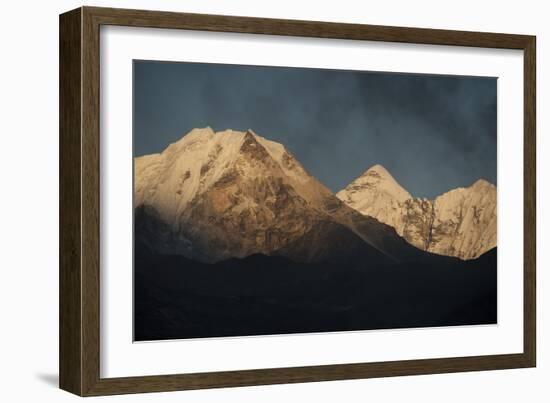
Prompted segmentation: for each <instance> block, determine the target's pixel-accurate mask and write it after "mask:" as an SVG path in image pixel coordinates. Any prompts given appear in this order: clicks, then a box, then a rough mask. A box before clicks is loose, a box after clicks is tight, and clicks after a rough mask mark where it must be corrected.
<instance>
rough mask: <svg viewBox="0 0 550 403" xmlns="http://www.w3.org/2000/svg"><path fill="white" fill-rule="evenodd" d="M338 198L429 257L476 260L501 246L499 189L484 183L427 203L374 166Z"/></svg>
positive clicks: (458, 190)
mask: <svg viewBox="0 0 550 403" xmlns="http://www.w3.org/2000/svg"><path fill="white" fill-rule="evenodd" d="M336 196H337V197H338V198H339V199H340V200H342V201H343V202H344V203H346V204H347V205H348V206H350V207H352V208H354V209H355V210H357V211H359V212H360V213H361V214H364V215H367V216H370V217H374V218H376V219H377V220H379V221H380V222H383V223H385V224H388V225H390V226H392V227H393V228H395V230H396V231H397V233H398V234H399V235H400V236H402V237H403V238H404V239H406V240H407V241H408V242H409V243H411V244H412V245H414V246H416V247H417V248H419V249H422V250H425V251H428V252H432V253H436V254H440V255H447V256H455V257H459V258H461V259H473V258H477V257H479V256H480V255H482V254H483V253H485V252H487V251H488V250H490V249H492V248H494V247H495V246H496V245H497V192H496V187H495V186H494V185H492V184H491V183H489V182H487V181H486V180H483V179H479V180H477V181H476V182H475V183H474V184H472V185H471V186H469V187H466V188H463V187H461V188H457V189H453V190H450V191H448V192H446V193H444V194H442V195H440V196H438V197H436V198H435V199H434V200H429V199H425V198H415V197H412V196H411V195H410V194H409V193H408V192H407V191H406V190H405V189H404V188H403V187H402V186H401V185H399V183H397V181H396V180H395V179H394V178H393V177H392V176H391V175H390V174H389V173H388V171H387V170H386V169H385V168H383V167H382V166H380V165H375V166H373V167H371V168H370V169H368V170H367V171H366V172H365V173H364V174H363V175H361V176H360V177H359V178H357V179H356V180H354V181H353V182H352V183H350V184H349V185H348V186H347V187H346V188H345V189H343V190H341V191H340V192H338V193H337V194H336Z"/></svg>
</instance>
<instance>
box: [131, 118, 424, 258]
mask: <svg viewBox="0 0 550 403" xmlns="http://www.w3.org/2000/svg"><path fill="white" fill-rule="evenodd" d="M134 171H135V194H134V207H135V233H136V244H139V245H141V246H143V247H145V248H147V249H148V250H150V251H153V252H154V253H157V254H164V255H181V256H185V257H187V258H189V259H194V260H197V261H201V262H206V263H213V262H218V261H222V260H224V259H228V258H244V257H246V256H250V255H254V254H264V255H279V256H287V257H290V258H291V259H293V260H297V261H304V262H315V261H321V260H333V261H335V260H339V259H344V260H346V259H347V260H349V259H353V257H354V256H355V257H356V256H368V257H369V259H370V260H371V261H372V262H376V263H390V262H396V261H402V260H408V259H411V258H412V256H415V255H416V254H418V251H417V250H416V248H413V247H411V246H410V245H409V244H408V243H407V242H405V241H404V240H403V239H402V238H401V237H400V236H399V235H398V234H397V233H396V232H395V230H394V229H393V228H391V227H390V226H388V225H386V224H384V223H380V222H379V221H377V220H374V219H372V218H371V217H366V216H364V215H362V214H360V213H358V212H357V211H355V210H354V209H352V208H350V207H348V206H347V205H346V204H345V203H343V202H342V201H341V200H339V199H338V198H337V197H336V196H335V195H334V194H333V193H332V192H331V191H330V190H329V189H328V188H327V187H325V186H324V185H323V184H322V183H320V182H319V181H318V180H317V179H316V178H314V177H313V176H312V175H310V174H309V173H308V172H307V171H306V170H305V169H304V167H303V166H302V165H301V164H300V163H299V162H298V161H297V159H296V158H295V157H294V156H293V155H292V154H291V153H290V152H289V151H288V150H287V149H286V148H285V147H284V146H283V145H282V144H279V143H276V142H273V141H269V140H267V139H265V138H263V137H261V136H259V135H257V134H256V133H254V132H253V131H252V130H247V131H246V132H240V131H234V130H225V131H222V132H217V133H215V132H214V131H213V130H212V129H210V128H208V127H207V128H204V129H194V130H192V131H191V132H189V133H188V134H187V135H185V136H184V137H182V138H181V139H180V140H179V141H177V142H175V143H173V144H170V145H169V146H168V147H167V148H166V149H165V150H164V151H163V152H162V153H159V154H152V155H146V156H142V157H137V158H135V160H134ZM314 248H318V250H314Z"/></svg>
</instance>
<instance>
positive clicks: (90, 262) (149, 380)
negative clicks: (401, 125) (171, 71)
mask: <svg viewBox="0 0 550 403" xmlns="http://www.w3.org/2000/svg"><path fill="white" fill-rule="evenodd" d="M159 18H160V19H161V20H162V19H163V18H164V22H162V21H161V22H160V23H158V24H157V25H156V26H157V27H159V28H176V29H197V30H198V29H204V24H209V22H208V21H212V19H213V20H215V21H218V25H219V24H220V21H222V22H223V23H224V24H226V25H225V26H224V27H222V29H221V30H219V29H216V28H219V26H218V25H216V24H215V25H216V26H215V27H213V28H212V29H210V30H211V31H216V32H245V33H257V34H276V35H291V34H289V32H294V33H300V32H302V33H303V34H304V35H297V34H292V35H293V36H310V37H321V38H328V37H334V36H325V35H329V34H330V35H334V33H335V30H337V28H338V26H343V27H344V29H343V30H342V31H341V32H340V34H339V36H337V37H338V38H340V39H357V40H376V41H384V42H404V43H426V44H440V45H451V46H479V44H482V45H492V46H479V47H483V48H486V47H487V48H491V47H496V48H511V49H522V50H523V51H524V158H525V161H524V166H525V167H526V169H525V170H524V192H525V194H524V205H525V210H524V259H525V261H524V351H523V353H520V354H503V355H489V356H470V357H452V358H439V359H420V360H404V361H393V362H374V363H362V364H339V365H322V366H309V367H290V368H275V369H254V370H246V371H224V372H208V373H200V374H174V375H153V376H140V377H128V378H101V377H100V351H99V348H100V346H99V334H100V329H99V326H100V320H99V286H100V283H99V214H100V212H99V200H100V199H99V197H100V195H99V178H100V172H99V154H100V144H99V90H100V89H99V30H100V26H101V25H128V24H130V25H131V26H140V27H151V26H155V20H158V19H159ZM201 20H203V22H201ZM59 21H60V37H59V44H60V45H59V48H60V59H59V60H60V83H59V85H60V87H59V95H60V101H59V102H60V103H59V105H60V111H59V113H60V129H59V141H60V144H59V147H60V156H59V162H60V172H59V178H60V190H59V197H60V218H59V220H60V221H59V224H60V235H59V236H60V238H59V239H60V243H59V259H60V269H59V300H60V305H59V319H60V322H59V331H60V340H59V371H60V377H59V386H60V388H61V389H64V390H66V391H68V392H71V393H74V394H77V395H80V396H98V395H113V394H125V393H142V392H158V391H168V390H190V389H202V388H214V387H236V386H252V385H267V384H281V383H297V382H316V381H329V380H344V379H362V378H374V377H388V376H404V375H424V374H435V373H450V372H463V371H477V370H497V369H511V368H527V367H534V366H536V232H535V230H534V228H535V221H536V211H535V208H536V183H535V181H536V144H535V142H536V37H535V36H532V35H516V34H498V33H482V32H472V31H448V30H432V29H425V28H404V27H384V26H374V25H359V24H339V23H331V22H318V21H299V20H277V19H265V18H256V17H234V16H216V15H208V14H188V13H173V12H163V11H148V10H128V9H113V8H103V7H87V6H83V7H80V8H77V9H74V10H71V11H68V12H66V13H63V14H61V15H60V17H59ZM266 21H268V22H269V23H268V25H269V24H272V25H277V24H275V23H276V22H277V23H279V22H282V25H281V24H279V25H277V26H278V27H279V29H277V26H275V27H271V25H269V27H267V28H266V29H264V30H261V32H253V31H251V29H257V27H258V26H260V25H262V24H266ZM243 22H247V23H248V22H252V28H246V30H243V31H240V30H239V29H243V28H242V27H243ZM285 24H286V25H285ZM159 25H160V26H159ZM323 26H324V27H325V28H326V31H323V32H319V29H320V27H323ZM281 27H283V28H281ZM285 27H286V28H285ZM354 29H356V30H359V31H360V33H359V34H355V35H354V34H353V33H352V31H353V30H354ZM207 30H208V29H207ZM274 30H275V31H277V32H278V33H277V32H273V31H274ZM369 32H371V33H372V32H373V34H372V35H369ZM319 34H320V35H319ZM404 34H405V37H403V38H401V40H399V37H398V36H399V35H404ZM461 36H462V37H463V39H460V37H461ZM419 37H420V38H425V41H417V40H416V39H418V38H419ZM476 37H477V39H478V40H479V41H476ZM365 38H368V39H365ZM383 38H386V39H388V38H393V39H395V40H393V41H392V40H385V39H383ZM323 371H324V372H325V373H324V374H323ZM270 374H271V375H270Z"/></svg>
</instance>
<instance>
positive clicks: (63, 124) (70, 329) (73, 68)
mask: <svg viewBox="0 0 550 403" xmlns="http://www.w3.org/2000/svg"><path fill="white" fill-rule="evenodd" d="M80 21H81V11H80V10H74V11H71V12H69V13H66V14H63V15H61V16H60V18H59V22H60V27H59V66H60V69H59V228H60V232H59V386H60V387H61V388H62V389H65V390H67V391H69V392H72V393H76V394H82V389H81V382H80V379H81V375H82V356H81V353H82V350H83V346H82V339H81V335H82V328H81V325H82V310H81V308H82V306H81V275H82V271H81V266H80V257H81V243H80V241H81V239H80V235H81V229H82V228H81V225H80V217H81V206H80V197H81V194H80V191H81V175H80V156H81V153H80V141H81V139H80V128H81V117H80V112H81V110H82V104H81V98H80V84H81V75H82V70H81V68H82V64H81V54H82V48H81V46H80V45H81V41H80V39H81V37H80Z"/></svg>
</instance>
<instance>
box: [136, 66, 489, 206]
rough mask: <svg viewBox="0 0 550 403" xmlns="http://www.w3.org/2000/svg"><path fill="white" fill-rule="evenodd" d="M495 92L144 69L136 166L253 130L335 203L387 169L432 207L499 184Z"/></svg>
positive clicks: (297, 73)
mask: <svg viewBox="0 0 550 403" xmlns="http://www.w3.org/2000/svg"><path fill="white" fill-rule="evenodd" d="M404 69H406V62H405V63H404ZM496 92H497V80H496V78H485V77H463V76H438V75H419V74H395V73H376V72H356V71H343V70H323V69H303V68H289V67H260V66H236V65H222V64H202V63H173V62H150V61H134V155H135V156H139V155H144V154H150V153H155V152H160V151H162V150H163V149H164V148H165V147H166V146H167V145H168V144H169V143H171V142H174V141H176V140H177V139H179V138H181V137H182V136H183V135H184V134H186V133H187V132H188V131H189V130H191V129H193V128H195V127H206V126H210V127H212V128H213V129H214V130H215V131H220V130H224V129H228V128H229V129H234V130H241V131H244V130H246V129H248V128H251V129H253V130H254V131H255V132H256V133H258V134H260V135H261V136H263V137H266V138H268V139H270V140H274V141H277V142H280V143H283V144H284V145H285V146H286V147H287V148H288V149H289V150H290V151H291V152H292V153H293V154H294V155H295V156H296V157H297V158H298V159H299V160H300V162H301V163H302V164H303V165H304V166H305V167H306V169H307V170H308V171H309V172H310V173H311V174H313V175H314V176H315V177H317V178H318V179H319V180H320V181H321V182H323V183H324V184H325V185H327V186H328V187H329V188H331V189H332V190H333V191H338V190H340V189H342V188H344V187H345V186H346V185H347V184H348V183H350V182H351V181H352V180H354V179H355V178H356V177H358V176H359V175H361V174H362V173H363V172H364V171H365V170H366V169H368V168H369V167H371V166H372V165H374V164H377V163H378V164H382V165H383V166H385V167H386V169H388V171H389V172H390V173H391V174H392V175H393V176H394V177H395V178H396V179H397V181H398V182H400V183H401V185H402V186H403V187H405V188H406V189H407V190H408V191H409V192H410V193H411V194H412V195H413V196H417V197H430V198H431V197H434V196H436V195H439V194H441V193H443V192H446V191H447V190H449V189H452V188H456V187H458V186H469V185H470V184H472V183H473V182H474V181H475V180H477V179H478V178H485V179H487V180H489V181H490V182H492V183H494V184H496V96H497V94H496Z"/></svg>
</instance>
